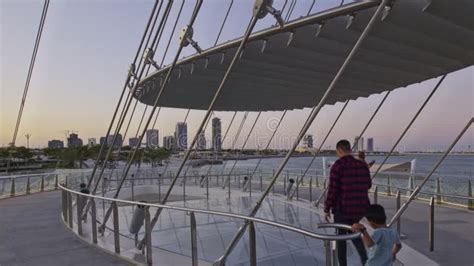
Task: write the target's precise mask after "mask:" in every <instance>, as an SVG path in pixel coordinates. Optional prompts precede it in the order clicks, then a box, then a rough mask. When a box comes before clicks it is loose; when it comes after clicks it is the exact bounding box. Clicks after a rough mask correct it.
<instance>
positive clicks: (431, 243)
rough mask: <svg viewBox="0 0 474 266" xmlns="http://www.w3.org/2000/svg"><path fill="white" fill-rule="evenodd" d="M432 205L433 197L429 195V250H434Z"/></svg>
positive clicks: (433, 203)
mask: <svg viewBox="0 0 474 266" xmlns="http://www.w3.org/2000/svg"><path fill="white" fill-rule="evenodd" d="M434 205H435V199H434V197H431V199H430V214H429V215H430V216H429V237H428V242H429V246H430V251H433V250H434Z"/></svg>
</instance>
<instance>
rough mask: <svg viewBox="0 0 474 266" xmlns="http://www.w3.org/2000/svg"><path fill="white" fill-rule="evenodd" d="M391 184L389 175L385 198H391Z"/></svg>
mask: <svg viewBox="0 0 474 266" xmlns="http://www.w3.org/2000/svg"><path fill="white" fill-rule="evenodd" d="M391 186H392V182H391V175H388V177H387V196H392V188H391Z"/></svg>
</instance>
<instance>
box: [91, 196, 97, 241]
mask: <svg viewBox="0 0 474 266" xmlns="http://www.w3.org/2000/svg"><path fill="white" fill-rule="evenodd" d="M90 204H91V226H92V243H94V244H97V209H96V206H95V200H94V198H90Z"/></svg>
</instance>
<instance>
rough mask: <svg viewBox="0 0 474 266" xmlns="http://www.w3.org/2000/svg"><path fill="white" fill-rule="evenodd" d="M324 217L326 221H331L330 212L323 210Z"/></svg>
mask: <svg viewBox="0 0 474 266" xmlns="http://www.w3.org/2000/svg"><path fill="white" fill-rule="evenodd" d="M324 219H325V220H326V222H328V223H330V222H331V213H329V212H325V213H324Z"/></svg>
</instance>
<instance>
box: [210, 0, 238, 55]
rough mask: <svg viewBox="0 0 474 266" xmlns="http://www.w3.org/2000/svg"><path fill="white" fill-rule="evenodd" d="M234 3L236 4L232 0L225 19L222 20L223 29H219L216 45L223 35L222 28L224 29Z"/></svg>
mask: <svg viewBox="0 0 474 266" xmlns="http://www.w3.org/2000/svg"><path fill="white" fill-rule="evenodd" d="M233 4H234V0H230V5H229V8H228V9H227V13H226V14H225V17H224V21H223V22H222V25H221V29H220V30H219V34H217V38H216V41H215V42H214V46H216V45H217V42H218V41H219V38H220V37H221V34H222V30H223V29H224V26H225V23H226V22H227V17H228V16H229V13H230V9H231V8H232V5H233Z"/></svg>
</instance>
